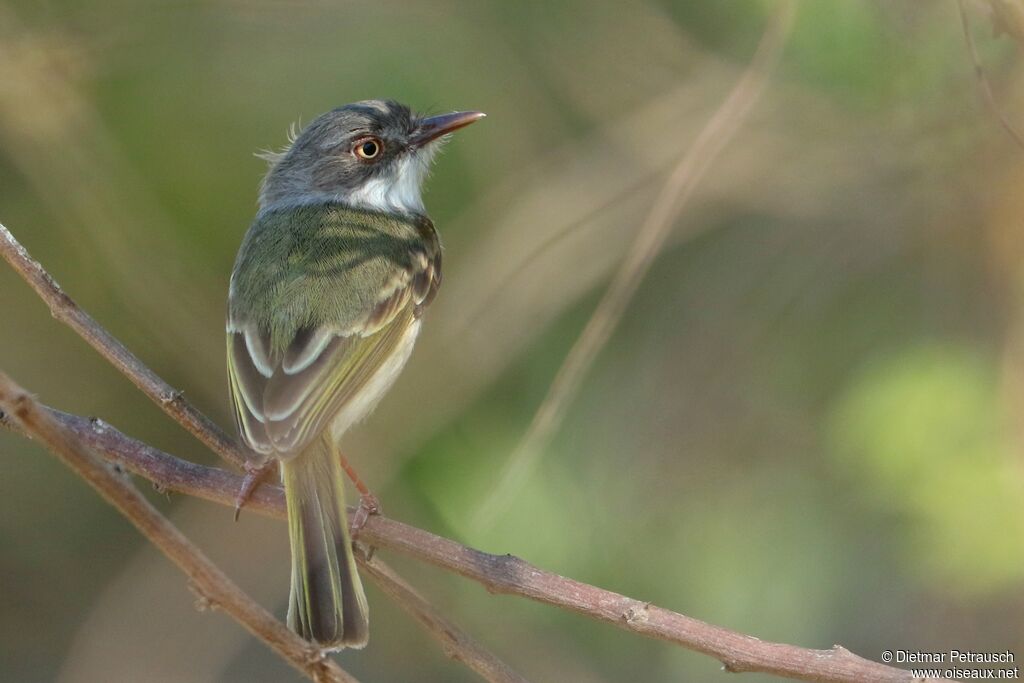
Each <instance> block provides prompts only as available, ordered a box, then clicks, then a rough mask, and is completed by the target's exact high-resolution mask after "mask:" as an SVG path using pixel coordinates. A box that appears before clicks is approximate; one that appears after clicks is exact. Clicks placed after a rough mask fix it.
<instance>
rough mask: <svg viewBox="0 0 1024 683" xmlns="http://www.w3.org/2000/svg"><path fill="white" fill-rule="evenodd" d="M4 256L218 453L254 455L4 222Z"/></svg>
mask: <svg viewBox="0 0 1024 683" xmlns="http://www.w3.org/2000/svg"><path fill="white" fill-rule="evenodd" d="M0 256H2V257H3V258H4V260H5V261H7V263H9V264H10V266H11V268H13V269H14V271H15V272H16V273H18V275H20V276H21V278H22V279H23V280H25V282H27V283H28V284H29V286H30V287H32V289H33V290H35V293H36V294H38V295H39V298H40V299H42V300H43V301H44V302H46V305H47V306H49V307H50V313H51V314H52V315H53V317H54V318H56V319H57V320H59V321H60V322H62V323H64V324H65V325H67V326H68V327H70V328H71V329H72V330H74V331H75V332H77V333H78V336H80V337H81V338H82V339H84V340H85V341H86V342H87V343H88V344H89V346H91V347H92V348H94V349H95V350H96V351H97V352H98V353H99V354H100V355H101V356H103V357H104V358H106V359H107V360H108V361H109V362H110V364H111V365H113V366H114V367H115V368H117V369H118V370H120V371H121V374H123V375H124V376H125V377H127V378H128V379H129V380H130V381H131V382H132V384H134V385H135V386H136V387H138V388H139V389H140V390H141V391H142V393H144V394H145V395H146V396H148V397H149V398H150V400H152V401H153V403H155V404H157V405H158V406H159V407H160V409H161V410H163V411H164V412H165V413H167V414H168V415H170V416H171V418H172V419H173V420H174V421H175V422H177V423H178V424H180V425H181V426H183V427H184V428H185V429H187V430H188V431H189V432H190V433H191V434H192V436H194V437H196V438H197V439H199V441H201V442H202V443H203V444H205V445H206V447H207V448H209V449H210V450H212V451H213V452H214V453H217V454H218V455H220V456H221V457H222V458H224V459H225V460H227V461H229V462H230V463H232V464H233V465H235V466H236V467H244V466H245V463H246V462H247V461H248V460H250V457H251V456H248V455H247V454H246V452H245V451H243V450H242V449H241V448H239V447H238V445H237V444H236V443H235V441H234V440H233V439H232V438H231V437H229V436H228V435H227V434H225V433H224V431H223V430H221V428H220V427H218V426H217V424H216V423H215V422H213V420H211V419H210V418H208V417H206V416H205V415H203V414H202V413H201V412H199V410H198V409H196V407H195V406H193V405H192V404H191V403H189V402H188V401H186V400H185V398H184V395H183V393H182V392H181V391H178V390H177V389H175V388H173V387H172V386H171V385H170V384H168V383H167V382H165V381H164V380H162V379H161V378H160V377H159V376H158V375H157V374H156V373H155V372H153V371H152V370H150V369H149V368H148V367H146V364H145V363H143V362H142V361H141V360H139V358H138V356H136V355H135V354H134V353H132V352H131V351H129V350H128V348H127V347H126V346H125V345H124V344H122V343H121V342H120V341H118V340H117V339H115V338H114V336H113V335H112V334H110V333H109V332H107V331H106V330H105V329H103V327H102V326H101V325H100V324H99V323H97V322H96V321H95V320H94V319H93V318H92V316H91V315H89V314H88V313H86V312H85V311H83V310H82V309H81V308H80V307H79V306H78V304H76V303H75V302H74V300H72V298H71V297H70V296H68V295H67V294H65V293H64V290H63V289H61V286H60V285H59V284H57V281H56V280H54V279H53V277H52V276H51V275H50V274H49V273H47V272H46V270H45V269H44V268H43V267H42V266H41V265H40V264H39V262H38V261H35V260H34V259H33V258H32V257H31V256H29V253H28V251H27V250H26V249H25V247H23V246H21V244H19V243H18V240H16V239H14V235H12V234H11V232H10V230H8V229H7V228H6V227H4V226H3V225H2V224H0Z"/></svg>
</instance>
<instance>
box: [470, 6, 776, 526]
mask: <svg viewBox="0 0 1024 683" xmlns="http://www.w3.org/2000/svg"><path fill="white" fill-rule="evenodd" d="M795 13H796V1H795V0H787V1H785V2H783V3H781V5H780V6H779V9H778V11H777V12H776V13H775V15H774V16H773V17H772V18H771V20H770V22H769V25H768V27H767V28H766V29H765V32H764V35H763V36H762V38H761V41H760V43H759V45H758V47H757V51H756V52H755V53H754V56H753V58H752V59H751V62H750V65H749V66H748V67H747V69H746V70H745V71H744V73H743V75H742V76H741V77H740V80H739V81H738V82H737V83H736V85H735V86H734V87H733V89H732V91H731V92H730V93H729V96H728V97H727V98H726V99H725V101H724V102H723V103H722V104H721V106H719V108H718V110H717V111H716V112H715V114H714V115H713V116H712V117H711V119H710V120H709V121H708V123H707V125H706V126H705V127H704V129H703V130H702V131H701V133H700V135H698V136H697V139H696V140H695V141H694V144H693V146H692V147H691V148H690V150H689V151H688V152H687V153H686V154H684V155H683V158H682V159H681V160H680V161H679V164H678V165H677V166H676V167H675V169H674V170H673V171H672V173H671V174H670V175H669V177H668V179H667V180H666V181H665V184H664V186H663V187H662V189H661V192H660V193H659V194H658V197H657V198H656V199H655V201H654V203H653V205H652V206H651V210H650V212H649V213H648V215H647V218H646V219H645V220H644V223H643V225H642V226H641V227H640V230H639V232H638V234H637V236H636V239H635V240H634V241H633V244H632V246H631V247H630V249H629V251H628V253H627V254H626V257H625V258H624V259H623V261H622V264H621V265H620V266H619V270H618V271H617V272H616V274H615V276H614V278H613V279H612V282H611V285H609V287H608V290H607V291H606V292H605V294H604V296H603V297H602V299H601V301H600V302H599V303H598V305H597V308H596V309H595V310H594V312H593V314H592V315H591V316H590V320H588V321H587V325H586V327H584V328H583V331H582V332H581V333H580V336H579V337H578V338H577V340H576V343H575V344H573V347H572V349H570V351H569V353H568V355H567V356H566V357H565V360H564V361H563V362H562V365H561V367H560V368H559V369H558V372H557V373H556V374H555V378H554V380H553V381H552V382H551V386H550V387H549V388H548V393H547V395H546V396H545V397H544V400H543V401H542V402H541V404H540V406H539V407H538V408H537V411H536V412H535V413H534V415H533V419H532V421H531V422H530V426H529V428H528V429H527V431H526V434H525V435H524V436H523V438H522V439H521V440H520V441H519V443H518V444H517V445H516V447H515V449H514V450H513V451H512V454H511V455H510V456H509V458H508V460H507V461H506V463H505V466H504V468H503V470H502V473H501V475H500V476H499V477H498V483H497V484H496V485H495V487H494V490H493V491H492V492H491V493H490V495H488V496H487V497H486V499H485V500H484V502H483V503H482V504H481V506H480V508H479V509H478V510H477V512H476V514H475V515H474V518H473V526H474V527H475V528H476V530H477V531H483V530H486V529H488V528H490V527H491V526H492V525H493V524H494V522H495V521H497V519H498V518H499V517H500V516H501V515H502V514H503V513H504V512H505V511H506V510H507V509H508V507H509V506H510V505H511V504H512V503H513V501H514V500H515V499H516V494H517V493H518V491H519V490H520V488H521V487H522V486H523V485H524V484H525V483H526V480H527V478H528V477H529V475H530V473H531V472H532V471H533V469H534V468H535V467H536V465H537V461H538V460H539V459H540V456H541V453H542V452H543V451H544V448H545V447H546V446H547V444H548V442H549V441H550V440H551V437H552V435H553V434H554V433H555V431H556V430H557V429H558V426H559V425H560V424H561V422H562V420H563V419H564V417H565V413H566V411H567V409H568V407H569V405H570V404H571V403H572V401H573V399H574V398H575V397H576V394H577V393H578V391H579V388H580V384H581V383H582V382H583V378H584V377H585V376H586V374H587V372H588V371H589V370H590V367H591V366H592V365H593V363H594V360H595V359H596V358H597V355H598V354H599V353H600V352H601V349H602V348H604V346H605V344H606V343H607V342H608V339H609V338H610V337H611V335H612V332H614V330H615V328H616V327H617V326H618V324H619V321H620V320H621V319H622V315H623V313H625V311H626V309H627V308H628V307H629V303H630V301H631V300H632V299H633V296H634V295H635V294H636V291H637V289H638V288H639V286H640V283H641V282H642V281H643V279H644V277H645V276H646V275H647V272H648V271H649V270H650V267H651V265H652V264H653V263H654V260H655V258H656V257H657V255H658V253H659V252H660V251H661V247H662V246H663V245H664V243H665V240H666V239H667V238H668V235H669V234H670V233H671V230H672V226H673V225H674V224H675V222H676V220H677V219H678V218H679V215H680V214H681V213H682V211H683V209H684V208H685V207H686V205H687V203H688V200H689V199H690V197H691V196H692V195H693V190H694V188H696V187H697V185H698V184H699V183H700V181H701V180H702V179H703V178H704V176H705V174H706V173H707V171H708V169H709V168H711V165H712V164H713V163H714V162H715V161H716V160H717V159H718V156H719V155H720V154H721V152H722V150H723V149H724V148H725V146H726V145H727V144H728V143H729V141H730V140H732V138H733V136H734V135H735V134H736V131H738V130H739V129H740V127H741V126H742V125H743V123H744V121H746V118H747V115H748V114H749V113H750V110H751V109H752V107H753V105H754V103H755V102H757V100H758V98H759V97H760V96H761V93H762V92H764V88H765V86H766V85H767V82H768V77H769V75H770V74H771V72H772V70H773V69H774V66H775V65H776V63H777V62H778V60H779V56H780V55H781V53H782V48H783V46H784V45H785V43H786V38H787V37H788V35H789V29H790V27H791V26H792V24H793V16H794V15H795Z"/></svg>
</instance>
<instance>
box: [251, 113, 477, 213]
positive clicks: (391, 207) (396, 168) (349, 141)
mask: <svg viewBox="0 0 1024 683" xmlns="http://www.w3.org/2000/svg"><path fill="white" fill-rule="evenodd" d="M483 116H484V115H483V114H482V113H480V112H475V111H468V112H458V113H454V114H443V115H440V116H431V117H422V116H418V115H417V114H415V113H414V112H413V111H412V110H411V109H409V107H406V106H405V105H403V104H399V103H398V102H394V101H392V100H366V101H364V102H356V103H354V104H348V105H345V106H344V107H339V108H338V109H334V110H332V111H329V112H327V113H326V114H323V115H321V116H319V117H318V118H316V119H315V120H314V121H313V122H312V123H310V124H309V125H308V126H306V127H305V128H304V129H303V131H302V132H301V133H299V135H298V136H297V137H295V139H294V141H293V142H292V144H291V146H290V147H289V148H288V149H287V150H286V151H284V152H282V153H281V154H274V155H268V158H269V160H270V161H271V168H270V171H268V173H267V176H266V178H264V179H263V188H262V190H261V192H260V208H261V209H270V208H275V207H277V206H282V205H290V204H305V203H310V202H317V201H337V202H344V203H347V204H349V205H351V206H355V207H358V208H365V209H371V210H375V211H389V212H405V213H424V209H423V200H422V199H421V195H420V193H421V188H422V185H423V180H424V178H426V175H427V171H428V170H429V168H430V162H431V159H432V158H433V156H434V153H435V152H436V151H437V148H438V147H439V145H440V143H441V141H442V140H443V139H444V138H445V136H446V135H447V134H448V133H451V132H452V131H455V130H458V129H459V128H462V127H463V126H468V125H469V124H470V123H473V122H474V121H476V120H478V119H480V118H482V117H483Z"/></svg>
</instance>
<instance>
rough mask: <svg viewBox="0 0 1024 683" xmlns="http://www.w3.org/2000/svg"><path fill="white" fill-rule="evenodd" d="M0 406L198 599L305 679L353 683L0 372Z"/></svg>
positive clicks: (352, 679) (347, 675) (319, 651)
mask: <svg viewBox="0 0 1024 683" xmlns="http://www.w3.org/2000/svg"><path fill="white" fill-rule="evenodd" d="M0 407H2V409H3V411H4V412H5V413H7V414H8V415H10V417H11V418H12V419H13V421H14V422H15V423H16V424H17V426H19V427H20V428H21V429H22V430H23V431H24V433H26V434H28V435H29V436H31V437H32V438H34V439H38V440H39V441H41V442H42V443H44V444H45V445H46V446H47V447H48V448H49V449H50V450H51V451H53V452H54V453H55V454H56V455H57V456H58V457H59V458H60V459H61V460H62V461H63V462H64V464H65V465H67V466H68V467H70V468H71V469H72V470H73V471H74V472H75V473H76V474H77V475H78V476H80V477H82V478H83V479H85V480H86V481H87V482H88V483H89V485H90V486H92V487H93V488H94V489H96V491H97V492H98V493H99V494H100V495H101V496H102V497H103V498H104V499H105V500H106V501H107V502H108V503H110V504H111V505H113V506H114V507H115V508H117V510H118V511H119V512H120V513H121V514H122V515H124V516H125V517H126V518H127V519H128V520H129V521H130V522H131V523H132V524H133V525H135V528H136V529H138V530H139V531H140V532H141V533H142V535H143V536H145V537H146V538H147V539H149V541H150V542H151V543H152V544H153V545H155V546H156V547H157V548H159V549H160V551H161V552H163V554H164V555H166V556H167V557H168V558H169V559H170V560H171V561H172V562H174V563H175V564H176V565H178V567H179V568H180V569H181V570H182V571H183V572H184V573H185V575H186V576H188V577H189V581H190V582H191V583H190V585H191V586H192V587H193V589H194V590H195V591H196V592H197V593H198V595H199V597H200V600H201V602H202V604H204V605H207V606H209V607H213V608H216V609H222V610H224V611H225V612H226V613H227V614H228V615H230V616H231V617H232V618H233V619H234V620H235V621H237V622H238V623H240V624H241V625H242V626H244V627H245V628H246V630H248V631H249V632H250V633H252V634H253V635H254V636H256V637H257V638H259V639H260V640H262V641H263V642H264V644H266V645H267V646H268V647H269V648H270V649H272V650H273V651H274V652H276V653H277V654H279V655H280V656H281V657H283V658H284V659H285V660H286V661H287V662H288V663H289V664H291V665H292V666H293V667H295V668H296V669H298V670H299V671H301V672H302V673H304V674H305V675H306V676H308V677H309V678H310V679H312V680H314V681H332V682H337V683H358V681H357V680H356V679H355V678H354V677H352V676H350V675H349V674H348V673H347V672H345V671H344V670H343V669H342V668H341V667H339V666H338V665H337V664H336V663H335V662H334V661H333V660H331V659H329V658H328V657H327V655H326V653H324V652H323V651H321V650H320V649H319V648H317V647H315V646H313V645H311V644H310V643H308V642H306V641H305V640H303V639H302V638H300V637H299V636H297V635H296V634H294V633H292V632H291V631H290V630H288V628H287V627H286V626H285V625H284V624H282V623H281V622H279V621H278V620H277V619H275V618H274V615H272V614H271V613H270V612H268V611H267V610H265V609H263V607H261V606H260V605H259V604H258V603H257V602H256V601H255V600H253V599H252V598H251V597H249V596H248V595H247V594H246V593H245V592H244V591H243V590H242V589H241V588H239V587H238V586H237V585H235V583H234V582H233V581H231V579H229V578H228V577H227V575H225V574H224V572H222V571H221V570H220V569H219V568H218V567H217V565H215V564H214V563H213V562H211V561H210V559H209V558H207V557H206V555H205V554H204V553H203V551H202V550H200V549H199V548H198V547H197V546H196V545H194V544H193V543H192V542H191V541H190V540H188V538H187V537H186V536H185V535H184V534H183V533H181V531H179V530H178V528H177V527H176V526H174V525H173V524H172V523H171V522H170V520H168V519H167V518H166V517H164V516H163V515H162V514H160V512H159V511H158V510H157V509H156V508H155V507H153V505H152V504H150V502H149V501H148V500H146V499H145V498H143V497H142V495H141V494H140V493H139V492H138V491H136V490H135V487H133V486H132V485H131V482H130V481H129V480H128V479H127V478H126V477H124V476H123V475H121V474H120V473H119V472H118V471H117V470H116V469H114V468H110V467H108V466H107V465H106V464H105V463H103V461H101V460H99V459H97V458H96V457H95V455H93V453H91V452H90V450H89V448H88V447H87V446H86V445H85V444H83V443H82V442H81V441H80V440H79V439H78V438H77V437H76V436H75V435H74V434H73V433H71V432H69V431H68V430H67V429H65V427H64V425H63V424H62V422H61V421H59V420H58V419H55V418H54V416H53V414H52V413H51V412H50V411H48V410H46V409H44V408H43V407H42V406H40V405H39V404H38V403H36V402H35V400H34V399H33V398H32V397H31V396H29V395H28V393H26V392H25V390H24V389H22V388H21V387H19V386H18V385H17V384H15V383H14V382H13V381H12V380H11V379H10V378H9V377H8V376H7V375H5V374H3V373H2V372H0Z"/></svg>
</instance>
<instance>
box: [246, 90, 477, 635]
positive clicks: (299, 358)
mask: <svg viewBox="0 0 1024 683" xmlns="http://www.w3.org/2000/svg"><path fill="white" fill-rule="evenodd" d="M483 117H484V114H483V113H482V112H478V111H460V112H455V113H450V114H441V115H434V116H424V115H419V114H417V113H415V112H414V111H413V110H411V109H410V108H409V107H408V106H406V105H403V104H400V103H398V102H395V101H393V100H365V101H361V102H355V103H352V104H348V105H345V106H342V107H338V108H336V109H333V110H331V111H329V112H327V113H325V114H322V115H320V116H319V117H317V118H316V119H314V120H313V121H311V122H310V123H309V124H308V125H307V126H305V127H304V128H303V129H302V130H301V132H300V133H298V135H293V136H291V137H292V141H291V144H290V145H289V146H288V147H287V148H286V149H284V150H283V151H281V152H279V153H274V154H268V155H267V158H268V161H269V162H270V165H269V169H268V171H267V173H266V175H265V177H264V179H263V182H262V186H261V188H260V192H259V208H258V211H257V214H256V217H255V219H254V221H253V223H252V224H251V226H250V227H249V229H248V231H247V232H246V234H245V237H244V238H243V240H242V243H241V246H240V248H239V251H238V256H237V258H236V260H235V264H234V269H233V271H232V274H231V280H230V286H229V292H228V312H227V326H226V327H227V367H228V380H229V386H230V394H231V405H232V407H233V410H234V416H235V423H236V426H237V428H238V432H239V435H240V437H241V439H242V441H243V442H244V444H245V445H246V446H247V447H248V448H249V449H250V450H251V451H252V452H253V454H254V456H253V457H254V458H258V459H260V460H263V461H265V462H267V463H271V464H272V463H273V462H275V461H276V462H277V463H278V465H279V467H280V476H281V481H282V483H283V485H284V490H285V499H286V503H287V512H288V535H289V542H290V549H291V586H290V593H289V602H288V615H287V622H288V627H289V628H290V629H291V630H293V631H294V632H296V633H297V634H299V635H300V636H302V637H303V638H305V639H307V640H309V641H311V642H313V643H315V644H316V645H317V646H319V647H320V648H321V649H324V650H340V649H343V648H346V647H348V648H362V647H365V646H366V644H367V642H368V640H369V614H368V606H367V602H366V596H365V594H364V592H363V587H362V583H361V581H360V578H359V574H358V572H357V570H356V564H355V558H354V555H353V548H352V541H351V538H350V536H351V534H350V530H349V522H348V519H347V515H346V508H345V502H344V488H345V482H344V478H343V470H342V464H341V453H340V450H339V445H338V441H339V439H340V438H341V437H342V435H343V434H345V432H346V431H347V430H348V429H349V428H350V427H351V426H352V425H354V424H356V423H357V422H359V421H360V420H361V419H363V418H364V417H365V416H366V415H367V414H369V413H370V412H371V411H372V410H373V408H374V406H375V405H376V404H377V402H378V401H379V400H380V399H381V397H382V396H383V395H384V393H385V392H386V391H387V390H388V388H389V387H390V386H391V385H392V383H393V382H394V381H395V379H396V378H397V377H398V375H399V373H400V372H401V370H402V368H403V366H404V365H405V364H406V361H407V360H408V359H409V355H410V353H411V351H412V348H413V344H414V342H415V340H416V337H417V335H418V334H419V331H420V326H421V323H422V317H423V313H424V311H425V310H426V308H427V307H428V306H429V305H430V303H431V301H432V300H433V299H434V297H435V295H436V294H437V291H438V287H439V286H440V284H441V243H440V239H439V237H438V234H437V231H436V230H435V228H434V224H433V223H432V222H431V220H430V218H429V217H428V216H427V212H426V209H425V208H424V205H423V199H422V187H423V183H424V180H425V178H426V176H427V174H428V172H429V170H430V167H431V165H432V161H433V159H434V156H435V154H436V152H437V151H438V149H439V147H440V146H441V145H442V143H443V142H444V141H445V140H447V139H448V138H449V136H450V134H451V133H452V132H454V131H456V130H458V129H460V128H463V127H465V126H467V125H469V124H471V123H473V122H475V121H477V120H479V119H481V118H483Z"/></svg>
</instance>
